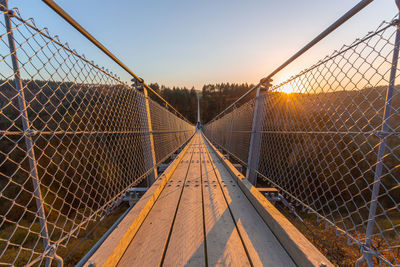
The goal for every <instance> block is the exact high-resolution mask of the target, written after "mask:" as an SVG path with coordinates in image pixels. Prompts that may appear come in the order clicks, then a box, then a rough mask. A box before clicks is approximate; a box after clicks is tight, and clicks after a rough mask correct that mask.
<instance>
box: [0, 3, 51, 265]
mask: <svg viewBox="0 0 400 267" xmlns="http://www.w3.org/2000/svg"><path fill="white" fill-rule="evenodd" d="M0 4H1V5H2V6H3V8H4V9H5V10H8V0H0ZM11 12H13V11H8V12H5V13H4V20H5V24H6V29H7V35H8V44H9V46H10V53H11V54H10V55H11V61H12V66H13V71H14V82H15V89H16V90H17V91H18V106H19V110H20V112H21V120H22V128H23V130H24V137H25V145H26V150H27V154H28V159H29V167H30V176H31V178H32V183H33V195H34V197H35V202H36V208H37V216H38V217H39V221H40V228H41V229H40V234H41V237H42V238H43V244H44V250H45V251H46V250H48V249H50V238H49V232H48V229H47V223H46V215H45V212H44V206H43V199H42V193H41V189H40V180H39V175H38V171H37V162H36V158H35V151H34V142H33V140H32V133H34V131H33V130H32V129H31V126H30V123H29V118H28V111H27V109H26V100H25V94H24V91H23V86H22V80H21V73H20V71H19V64H18V58H17V51H16V48H15V42H14V33H13V31H12V27H11V18H10V15H12V13H11ZM50 263H51V260H50V259H47V260H46V265H47V266H49V265H50Z"/></svg>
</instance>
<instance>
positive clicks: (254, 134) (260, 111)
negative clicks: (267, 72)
mask: <svg viewBox="0 0 400 267" xmlns="http://www.w3.org/2000/svg"><path fill="white" fill-rule="evenodd" d="M267 90H268V87H262V86H259V87H258V88H257V95H256V103H255V106H254V113H253V123H252V126H251V127H252V129H251V138H250V147H249V157H248V161H247V170H246V177H247V179H248V180H249V182H250V183H252V184H253V185H254V186H256V185H257V172H256V170H257V168H258V162H259V158H260V150H261V138H262V134H261V133H260V131H262V129H263V126H264V117H265V109H264V108H263V101H264V95H265V94H266V92H267Z"/></svg>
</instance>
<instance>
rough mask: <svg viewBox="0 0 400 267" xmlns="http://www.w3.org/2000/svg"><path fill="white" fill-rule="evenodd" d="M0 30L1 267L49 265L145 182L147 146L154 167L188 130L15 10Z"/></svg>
mask: <svg viewBox="0 0 400 267" xmlns="http://www.w3.org/2000/svg"><path fill="white" fill-rule="evenodd" d="M7 14H8V15H7ZM8 18H9V20H8ZM8 23H9V25H7V24H8ZM0 24H1V28H2V31H1V33H0V51H1V58H0V69H1V72H0V125H1V127H0V131H1V135H0V146H1V151H0V203H1V204H0V216H1V219H0V265H18V266H20V265H24V264H27V263H29V262H31V263H32V262H35V261H36V262H37V260H39V261H40V262H43V260H44V258H46V257H52V256H53V255H54V252H55V250H56V249H57V247H60V246H66V245H67V244H68V242H69V241H70V239H71V238H73V237H76V236H77V235H78V234H79V232H80V231H81V230H82V229H85V227H86V226H87V225H88V223H89V222H91V221H94V220H97V219H99V218H100V217H101V216H103V215H104V214H105V213H106V212H107V209H108V208H109V207H110V206H112V205H113V203H114V202H115V201H116V200H117V199H118V198H120V197H121V196H122V194H123V193H124V192H125V190H126V189H127V188H129V187H132V186H135V185H137V184H139V183H140V182H141V181H142V180H143V179H144V178H146V177H147V175H148V174H149V173H150V172H152V169H153V168H154V166H153V165H152V164H150V167H149V166H148V162H150V163H151V162H154V161H153V160H152V158H149V157H152V151H151V144H150V140H151V138H154V143H155V144H156V145H155V146H154V147H155V154H156V160H155V162H157V164H158V163H161V162H162V161H163V159H165V158H166V157H168V155H171V154H172V153H173V152H174V151H176V150H177V149H178V148H179V147H180V146H182V145H183V144H184V143H185V142H186V141H187V140H188V139H189V138H190V137H191V136H192V135H193V133H194V127H193V125H191V124H189V123H188V122H187V121H185V120H183V119H182V118H179V117H177V116H176V115H174V114H173V113H171V112H170V111H168V110H166V109H165V108H163V107H161V106H160V105H159V104H157V103H155V102H154V101H153V100H151V99H149V98H146V97H145V96H144V94H143V93H140V92H138V91H137V90H136V89H135V88H133V87H131V86H130V85H128V84H126V83H125V82H122V81H121V80H120V79H119V78H118V77H117V76H115V75H113V74H112V73H110V72H109V71H107V70H104V69H103V68H99V67H98V66H96V65H95V64H94V63H92V62H89V61H88V60H86V59H85V58H84V57H83V56H80V55H79V54H78V53H77V52H75V51H74V50H72V49H70V48H69V47H68V45H66V44H62V43H61V42H60V41H59V39H58V38H57V37H51V35H50V34H49V33H48V32H47V31H46V30H43V29H38V28H37V27H36V26H35V24H34V22H33V21H32V20H24V19H22V18H21V16H20V14H19V12H18V10H13V11H11V10H5V11H4V10H3V11H1V20H0ZM8 26H9V27H8ZM13 60H15V61H14V62H13ZM146 103H148V105H149V106H150V107H151V108H150V113H151V114H150V117H151V126H152V131H150V130H149V127H148V119H149V118H148V116H147V115H148V114H147V111H146ZM167 140H168V141H167Z"/></svg>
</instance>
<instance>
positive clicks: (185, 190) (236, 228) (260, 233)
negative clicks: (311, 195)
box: [118, 133, 295, 266]
mask: <svg viewBox="0 0 400 267" xmlns="http://www.w3.org/2000/svg"><path fill="white" fill-rule="evenodd" d="M161 265H164V266H186V265H187V266H215V265H222V266H225V265H229V266H251V265H253V266H295V264H294V263H293V261H292V259H291V257H290V256H289V255H288V253H287V252H286V250H285V249H284V248H283V247H282V245H281V243H280V242H279V241H278V240H277V238H276V237H275V236H274V234H273V233H272V232H271V230H270V229H269V228H268V226H267V225H266V224H265V222H264V220H263V219H262V218H261V216H260V215H259V213H258V212H257V210H256V209H255V208H254V206H253V205H252V203H251V202H250V201H249V200H248V198H247V197H246V195H245V194H244V193H243V191H242V190H241V189H240V187H239V186H238V184H237V182H236V181H235V180H234V179H233V177H232V175H231V174H230V172H229V171H228V170H227V169H226V167H225V165H223V164H222V162H221V160H220V159H219V158H218V157H217V154H216V152H215V151H214V150H213V149H212V147H210V145H209V144H208V143H207V142H206V141H205V140H204V138H203V137H202V135H201V134H200V133H196V135H195V137H194V140H193V141H192V142H191V144H190V146H189V147H188V149H187V151H186V153H185V154H184V155H183V158H182V160H181V161H180V163H179V164H178V165H177V167H176V169H175V171H174V172H173V174H172V176H171V177H170V179H169V180H168V182H166V184H165V187H164V189H163V190H162V192H161V194H160V195H159V197H158V198H157V200H156V201H155V203H154V205H153V206H152V207H151V210H150V212H149V213H148V214H147V216H146V217H145V219H144V220H143V222H142V223H141V225H140V227H139V229H138V230H137V232H136V234H135V235H134V237H133V239H132V240H131V241H130V244H129V246H128V247H127V249H126V250H125V251H124V253H123V256H122V258H121V259H120V260H119V262H118V266H161Z"/></svg>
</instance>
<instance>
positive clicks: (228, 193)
mask: <svg viewBox="0 0 400 267" xmlns="http://www.w3.org/2000/svg"><path fill="white" fill-rule="evenodd" d="M207 147H208V149H209V156H210V158H211V159H212V161H213V163H214V164H215V170H216V173H217V178H218V179H219V180H220V182H221V184H223V186H222V189H223V192H224V194H225V197H226V199H227V201H228V205H229V207H230V209H231V211H232V213H233V217H234V220H235V222H236V225H237V228H238V230H239V233H240V235H241V237H242V240H243V243H244V245H245V247H246V249H247V252H248V254H249V256H250V260H251V262H252V264H253V265H254V266H296V265H295V264H294V262H293V261H292V259H291V257H290V256H289V255H288V254H287V252H286V250H285V249H284V248H283V247H282V245H281V244H280V243H279V241H278V240H277V239H276V237H275V236H274V234H273V233H272V232H271V230H270V229H269V228H268V226H267V225H266V224H265V223H264V221H263V220H262V218H261V217H260V215H259V214H258V212H257V211H256V210H255V209H254V207H253V205H252V204H251V202H250V201H249V200H248V199H247V197H246V196H245V195H244V193H243V192H242V191H241V189H240V188H239V186H238V185H237V183H236V181H235V180H234V179H233V177H232V176H231V175H230V173H229V172H228V170H227V169H226V168H225V166H224V165H223V164H222V162H221V161H220V159H219V158H218V157H217V155H216V153H215V152H214V151H213V149H212V148H211V147H210V146H209V144H208V143H207Z"/></svg>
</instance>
